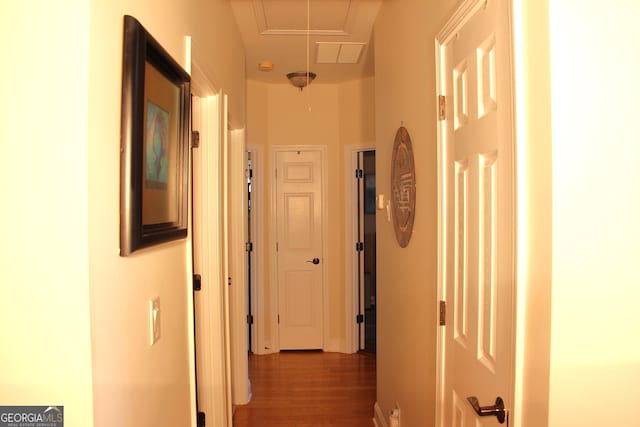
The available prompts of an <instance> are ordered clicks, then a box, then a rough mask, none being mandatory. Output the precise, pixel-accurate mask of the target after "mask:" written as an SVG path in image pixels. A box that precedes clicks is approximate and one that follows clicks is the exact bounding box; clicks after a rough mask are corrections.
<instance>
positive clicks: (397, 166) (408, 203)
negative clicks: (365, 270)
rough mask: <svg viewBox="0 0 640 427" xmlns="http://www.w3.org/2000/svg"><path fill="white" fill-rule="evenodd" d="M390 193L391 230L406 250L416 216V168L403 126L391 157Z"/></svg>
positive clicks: (397, 133)
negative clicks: (391, 204) (391, 203)
mask: <svg viewBox="0 0 640 427" xmlns="http://www.w3.org/2000/svg"><path fill="white" fill-rule="evenodd" d="M391 192H392V196H391V197H392V202H393V206H392V217H393V229H394V230H395V232H396V239H397V240H398V244H399V245H400V247H401V248H406V247H407V245H408V244H409V240H410V239H411V233H412V231H413V219H414V217H415V214H416V168H415V164H414V161H413V148H412V147H411V137H410V136H409V132H407V129H406V128H405V127H403V126H401V127H400V128H398V131H397V132H396V139H395V141H394V142H393V156H392V157H391Z"/></svg>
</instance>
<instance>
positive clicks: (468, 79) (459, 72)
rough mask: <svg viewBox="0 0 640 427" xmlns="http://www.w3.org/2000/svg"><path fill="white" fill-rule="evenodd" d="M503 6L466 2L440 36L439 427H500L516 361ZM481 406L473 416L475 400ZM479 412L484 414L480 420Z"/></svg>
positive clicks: (497, 0)
mask: <svg viewBox="0 0 640 427" xmlns="http://www.w3.org/2000/svg"><path fill="white" fill-rule="evenodd" d="M509 16H510V12H509V2H508V1H507V0H488V1H484V0H472V1H467V2H465V3H464V4H463V6H462V7H461V8H460V9H459V11H458V12H457V13H455V14H454V16H453V17H452V19H451V20H450V21H449V23H448V24H447V25H446V26H445V28H444V29H443V32H442V33H441V34H440V35H439V37H438V42H439V49H438V55H439V57H438V60H439V67H440V68H439V85H440V88H439V90H440V93H441V94H443V95H445V100H446V108H445V110H446V114H445V120H442V121H441V128H440V130H441V133H440V137H441V140H440V144H441V145H440V147H441V159H440V162H441V166H442V168H441V170H442V174H443V175H442V176H441V178H442V179H441V185H442V190H443V192H442V194H443V197H444V198H443V200H442V205H441V206H442V212H441V220H442V223H441V225H442V226H443V233H444V235H443V236H441V242H440V245H441V247H440V251H441V252H440V254H441V262H442V264H441V265H442V274H443V276H442V278H441V280H442V289H441V294H442V296H443V298H444V300H445V301H446V306H447V315H446V326H444V328H443V334H444V337H443V340H442V341H441V346H442V347H441V349H442V353H441V357H442V363H443V372H441V378H440V384H441V391H440V392H441V393H442V402H443V408H440V413H439V417H440V423H441V425H444V426H447V427H448V426H461V427H470V426H474V427H478V426H497V425H499V424H500V423H501V421H502V422H504V423H505V425H506V424H507V423H508V419H505V420H501V418H502V417H505V418H507V414H506V412H505V411H500V410H493V412H494V413H495V414H494V415H490V414H486V412H487V411H489V412H490V411H491V409H490V407H492V406H496V407H497V406H499V403H498V400H497V398H498V397H500V398H501V399H502V401H503V404H504V407H505V410H507V411H508V409H509V408H511V406H512V402H513V398H512V394H513V385H512V384H513V374H512V372H513V354H514V336H513V333H514V327H513V322H514V320H513V319H514V306H513V297H514V288H515V274H514V247H515V246H514V236H515V233H514V219H513V218H514V191H515V185H514V178H515V172H514V160H513V156H514V150H513V145H514V142H513V119H512V111H513V108H512V103H513V101H512V89H511V75H512V73H511V59H510V55H511V54H510V51H511V44H510V21H509ZM473 398H477V406H480V407H485V408H484V409H483V410H480V409H479V408H478V407H476V408H475V409H474V408H473V403H472V400H473ZM479 412H481V413H484V414H483V416H481V415H480V413H479Z"/></svg>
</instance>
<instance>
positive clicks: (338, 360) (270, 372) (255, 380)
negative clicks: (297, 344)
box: [233, 351, 376, 427]
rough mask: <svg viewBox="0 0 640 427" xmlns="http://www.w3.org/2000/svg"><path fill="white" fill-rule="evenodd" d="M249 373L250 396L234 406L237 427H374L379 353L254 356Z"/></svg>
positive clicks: (234, 423) (250, 362)
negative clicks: (244, 401) (248, 399)
mask: <svg viewBox="0 0 640 427" xmlns="http://www.w3.org/2000/svg"><path fill="white" fill-rule="evenodd" d="M249 377H250V379H251V389H252V399H251V402H249V404H247V405H241V406H237V407H236V409H235V414H234V418H233V425H234V427H275V426H278V427H315V426H333V427H371V426H373V421H372V419H373V405H374V403H375V400H376V360H375V355H371V354H342V353H323V352H307V351H300V352H297V351H296V352H281V353H275V354H270V355H251V356H250V357H249Z"/></svg>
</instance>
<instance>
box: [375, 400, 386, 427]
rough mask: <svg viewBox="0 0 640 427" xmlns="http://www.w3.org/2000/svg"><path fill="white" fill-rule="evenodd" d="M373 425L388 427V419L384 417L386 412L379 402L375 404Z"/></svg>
mask: <svg viewBox="0 0 640 427" xmlns="http://www.w3.org/2000/svg"><path fill="white" fill-rule="evenodd" d="M373 425H374V426H376V427H387V420H385V419H384V414H383V413H382V409H380V405H378V402H376V404H375V405H373Z"/></svg>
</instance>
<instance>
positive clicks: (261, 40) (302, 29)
mask: <svg viewBox="0 0 640 427" xmlns="http://www.w3.org/2000/svg"><path fill="white" fill-rule="evenodd" d="M229 1H230V3H231V7H232V9H233V12H234V14H235V17H236V21H237V23H238V28H239V30H240V33H241V34H242V39H243V41H244V44H245V50H246V67H247V78H249V79H253V80H259V81H265V82H272V83H286V82H287V78H286V74H287V73H290V72H293V71H305V70H306V66H307V65H306V63H307V49H306V40H307V36H306V34H307V0H229ZM308 1H309V33H310V35H309V69H310V71H312V72H314V73H316V74H317V78H316V80H315V81H314V82H316V83H337V82H342V81H348V80H354V79H359V78H362V77H365V76H371V75H373V46H372V45H371V43H372V41H373V23H374V21H375V18H376V15H377V14H378V10H379V9H380V4H381V3H382V0H308ZM318 49H320V51H319V52H318ZM316 59H318V61H316ZM261 61H271V62H272V63H273V70H272V71H269V72H265V71H260V70H259V69H258V64H259V63H260V62H261Z"/></svg>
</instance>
